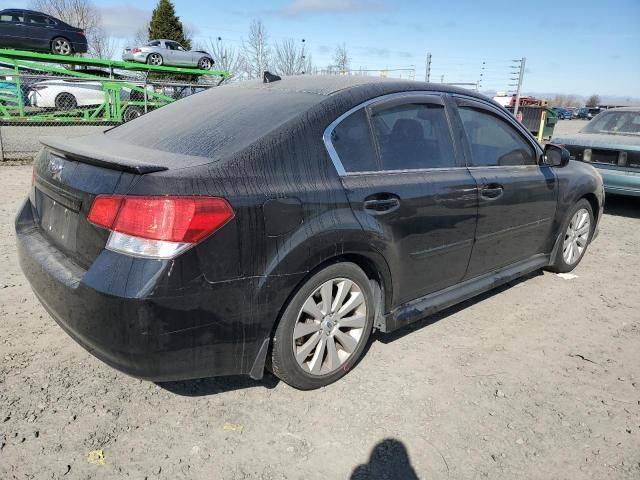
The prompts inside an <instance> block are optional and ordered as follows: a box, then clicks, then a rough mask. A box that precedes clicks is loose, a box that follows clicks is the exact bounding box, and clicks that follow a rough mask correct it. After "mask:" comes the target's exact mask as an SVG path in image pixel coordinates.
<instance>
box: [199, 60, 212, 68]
mask: <svg viewBox="0 0 640 480" xmlns="http://www.w3.org/2000/svg"><path fill="white" fill-rule="evenodd" d="M198 67H199V68H200V69H202V70H209V69H210V68H211V60H209V59H208V58H203V59H201V60H200V63H199V65H198Z"/></svg>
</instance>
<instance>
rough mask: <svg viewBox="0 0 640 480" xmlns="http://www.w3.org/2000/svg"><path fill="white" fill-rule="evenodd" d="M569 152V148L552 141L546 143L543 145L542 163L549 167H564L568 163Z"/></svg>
mask: <svg viewBox="0 0 640 480" xmlns="http://www.w3.org/2000/svg"><path fill="white" fill-rule="evenodd" d="M570 158H571V154H570V153H569V150H567V149H566V148H564V147H563V146H561V145H556V144H554V143H547V144H546V145H545V147H544V154H543V155H542V163H543V164H544V165H549V166H550V167H566V166H567V164H568V163H569V159H570Z"/></svg>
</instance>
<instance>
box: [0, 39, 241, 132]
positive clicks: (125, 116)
mask: <svg viewBox="0 0 640 480" xmlns="http://www.w3.org/2000/svg"><path fill="white" fill-rule="evenodd" d="M67 66H71V67H72V68H67ZM77 67H80V68H77ZM82 68H85V69H86V68H92V69H94V72H95V69H101V72H102V73H106V74H107V75H108V78H105V77H104V76H101V75H97V74H95V73H90V72H87V70H83V69H82ZM127 72H129V74H130V75H136V74H137V75H139V78H126V79H120V78H116V76H117V77H121V76H122V75H123V74H126V73H127ZM216 77H218V78H216ZM229 77H230V75H229V73H227V72H225V71H221V70H200V69H194V68H184V67H168V66H160V65H147V64H140V63H134V62H125V61H119V60H108V59H99V58H85V57H75V56H74V57H70V56H65V55H54V54H48V53H35V52H28V51H23V50H13V49H0V123H2V124H4V125H11V124H23V125H24V124H38V125H43V124H51V123H62V124H78V123H84V124H105V123H106V124H117V123H121V122H123V121H126V120H130V119H132V118H135V117H137V116H139V115H141V114H144V113H146V112H147V111H149V110H153V109H155V108H159V107H162V106H164V105H167V104H168V103H171V102H174V101H175V100H176V98H175V96H171V95H167V94H165V93H164V92H158V91H156V90H155V89H154V85H158V84H161V85H162V86H163V87H165V88H166V87H167V86H169V87H171V88H172V89H174V91H175V90H176V89H183V90H184V89H187V90H191V91H194V90H195V89H200V88H209V87H212V86H215V85H217V84H220V83H221V82H223V81H224V80H226V79H228V78H229ZM203 78H204V79H209V80H210V81H208V82H206V81H202V79H203ZM51 79H70V80H74V81H76V82H79V84H81V82H92V83H93V82H97V83H98V84H99V86H101V87H102V91H103V94H104V98H103V100H102V102H101V103H99V104H96V105H90V106H85V107H76V108H63V109H60V108H50V109H38V108H35V107H32V106H31V105H29V101H28V99H29V95H28V92H29V90H30V89H31V88H32V84H34V82H38V81H42V80H51ZM125 92H126V94H125Z"/></svg>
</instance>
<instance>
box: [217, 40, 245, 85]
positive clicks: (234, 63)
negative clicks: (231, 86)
mask: <svg viewBox="0 0 640 480" xmlns="http://www.w3.org/2000/svg"><path fill="white" fill-rule="evenodd" d="M209 53H210V54H211V56H212V57H213V61H214V62H215V69H216V70H224V71H225V72H227V73H230V74H231V78H238V77H240V76H241V75H242V72H243V71H244V69H245V65H244V58H242V55H241V54H240V52H238V51H237V50H236V49H235V48H233V47H231V46H229V45H226V44H225V43H224V42H223V41H222V38H220V37H218V38H216V39H212V38H210V39H209Z"/></svg>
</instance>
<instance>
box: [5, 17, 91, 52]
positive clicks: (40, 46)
mask: <svg viewBox="0 0 640 480" xmlns="http://www.w3.org/2000/svg"><path fill="white" fill-rule="evenodd" d="M0 47H2V48H16V49H19V50H33V51H38V52H51V53H55V54H57V55H71V54H73V53H86V52H87V38H86V37H85V35H84V30H82V29H81V28H77V27H73V26H71V25H68V24H66V23H64V22H63V21H62V20H58V19H57V18H55V17H52V16H51V15H47V14H45V13H41V12H35V11H33V10H22V9H14V8H11V9H6V10H2V11H0Z"/></svg>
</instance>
